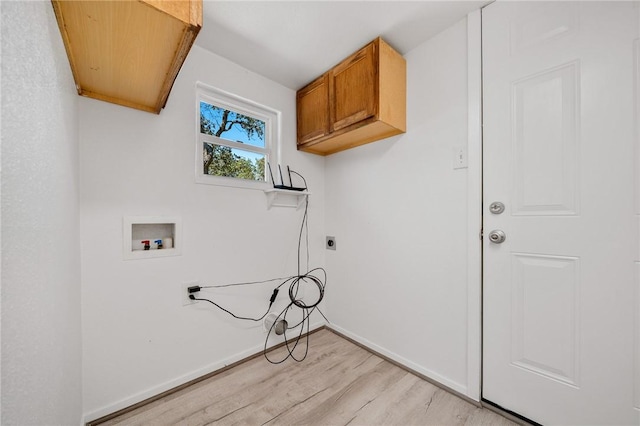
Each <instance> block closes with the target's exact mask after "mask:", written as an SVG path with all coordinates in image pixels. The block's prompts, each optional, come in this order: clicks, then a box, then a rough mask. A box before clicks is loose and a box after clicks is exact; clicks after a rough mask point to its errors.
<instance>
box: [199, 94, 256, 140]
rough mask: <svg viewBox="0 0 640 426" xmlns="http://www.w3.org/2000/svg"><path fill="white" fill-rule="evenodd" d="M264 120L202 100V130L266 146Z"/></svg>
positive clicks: (214, 134)
mask: <svg viewBox="0 0 640 426" xmlns="http://www.w3.org/2000/svg"><path fill="white" fill-rule="evenodd" d="M264 130H265V124H264V121H262V120H258V119H257V118H253V117H249V116H247V115H243V114H239V113H237V112H235V111H230V110H228V109H224V108H220V107H217V106H215V105H211V104H208V103H206V102H200V132H202V133H204V134H207V135H212V136H217V137H219V138H223V139H226V140H229V141H233V142H240V143H246V144H249V145H253V146H257V147H260V148H264V147H265V146H264Z"/></svg>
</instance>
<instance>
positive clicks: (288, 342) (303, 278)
mask: <svg viewBox="0 0 640 426" xmlns="http://www.w3.org/2000/svg"><path fill="white" fill-rule="evenodd" d="M291 173H294V174H296V175H297V176H300V177H301V178H302V180H303V181H304V187H305V189H307V181H306V179H305V178H304V176H302V175H301V174H299V173H298V172H296V171H294V170H291ZM305 231H306V232H305ZM303 235H304V236H305V242H306V260H307V264H306V266H307V271H308V272H307V273H305V274H302V273H301V259H300V258H301V252H302V239H303V238H302V237H303ZM318 272H322V275H323V276H322V277H318V276H317V273H318ZM271 282H280V284H278V285H277V286H276V287H275V288H274V289H273V293H272V294H271V298H270V299H269V307H268V308H267V310H266V312H265V313H264V314H263V315H262V316H261V317H259V318H251V317H243V316H240V315H236V314H234V313H233V312H231V311H230V310H229V309H226V308H223V307H222V306H220V305H219V304H217V303H216V302H214V301H212V300H210V299H206V298H201V297H196V296H195V295H194V294H193V293H196V292H199V291H200V290H201V289H214V288H225V287H237V286H248V285H259V284H267V283H271ZM326 282H327V272H326V271H325V270H324V268H315V269H312V270H309V198H308V197H307V199H306V201H305V207H304V214H303V216H302V223H301V224H300V234H299V236H298V275H295V276H290V277H282V278H272V279H269V280H264V281H251V282H241V283H233V284H222V285H210V286H194V287H189V289H188V291H189V293H190V294H189V299H191V300H196V301H202V302H209V303H211V304H212V305H214V306H215V307H217V308H218V309H220V310H222V311H224V312H226V313H228V314H229V315H231V316H232V317H233V318H236V319H239V320H245V321H254V322H259V321H262V320H263V319H264V318H265V317H266V316H267V314H268V313H269V311H270V309H271V307H272V306H273V303H274V302H275V300H276V297H277V296H278V292H279V290H280V288H281V287H284V286H286V285H287V284H288V285H289V303H288V304H287V306H286V307H285V308H284V309H283V310H282V311H281V312H280V313H279V314H278V316H277V318H276V319H275V320H274V321H273V323H272V324H271V327H270V328H269V330H268V333H267V337H266V339H265V342H264V351H263V355H264V357H265V358H266V360H267V361H269V362H270V363H271V364H281V363H283V362H285V361H286V360H287V359H289V358H292V359H293V360H295V361H297V362H302V361H304V359H305V358H306V357H307V354H308V352H309V334H310V331H311V330H310V326H311V320H310V317H311V314H312V313H313V312H314V311H316V310H317V311H318V312H319V313H320V315H322V317H323V318H324V319H325V320H326V321H327V322H329V320H328V319H327V317H326V316H325V315H324V314H323V313H322V311H321V310H320V308H319V307H318V305H319V304H320V302H322V299H323V298H324V289H325V286H326ZM306 284H312V285H315V287H316V288H317V290H318V297H317V299H314V300H313V302H312V303H309V302H305V301H304V300H303V299H302V298H299V297H298V293H299V291H300V286H301V285H306ZM294 308H298V309H300V310H301V311H302V319H301V320H300V321H299V322H298V323H297V324H295V325H293V326H288V325H286V326H285V328H284V333H283V335H284V343H285V347H286V348H287V355H286V356H285V357H284V358H282V359H280V360H277V361H274V360H272V359H270V358H269V356H268V350H267V345H268V343H269V337H270V336H271V334H272V333H274V332H275V327H276V324H278V323H279V322H282V323H284V324H288V321H287V315H289V314H290V312H291V310H292V309H294ZM305 326H306V339H305V345H304V353H303V354H302V356H300V357H297V356H296V355H295V354H294V351H295V349H296V348H297V347H298V344H299V343H300V341H301V340H302V338H303V334H304V332H305ZM298 327H300V331H299V333H297V336H295V337H292V339H289V338H287V330H293V329H296V328H298Z"/></svg>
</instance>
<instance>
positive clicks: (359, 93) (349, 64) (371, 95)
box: [330, 43, 378, 131]
mask: <svg viewBox="0 0 640 426" xmlns="http://www.w3.org/2000/svg"><path fill="white" fill-rule="evenodd" d="M375 50H376V45H375V43H371V44H369V45H367V46H365V47H364V48H362V49H361V50H359V51H358V52H356V53H354V54H353V55H351V56H350V57H349V58H347V59H345V60H344V61H343V62H341V63H340V64H339V65H337V66H336V67H335V68H334V69H333V70H332V71H331V72H330V74H331V90H330V93H331V95H332V97H331V104H332V108H331V122H332V129H331V130H332V131H336V130H339V129H342V128H344V127H347V126H350V125H351V124H353V123H357V122H359V121H362V120H364V119H366V118H369V117H372V116H374V115H376V112H377V111H376V102H375V100H376V98H377V92H378V85H377V84H376V82H377V78H376V77H377V73H376V69H377V60H376V51H375Z"/></svg>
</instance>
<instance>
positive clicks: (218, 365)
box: [82, 322, 325, 424]
mask: <svg viewBox="0 0 640 426" xmlns="http://www.w3.org/2000/svg"><path fill="white" fill-rule="evenodd" d="M324 326H325V323H324V322H318V323H314V324H312V325H311V326H310V330H311V331H312V332H313V331H315V330H317V329H318V328H321V327H324ZM278 344H279V342H274V344H272V345H271V346H269V348H271V347H273V346H276V345H278ZM263 350H264V344H260V345H258V346H253V347H251V348H249V349H247V350H244V351H242V352H239V353H237V354H234V355H232V356H230V357H228V358H225V359H223V360H220V361H217V362H214V363H212V364H209V365H206V366H204V367H201V368H199V369H197V370H194V371H192V372H190V373H187V374H184V375H182V376H179V377H176V378H175V379H172V380H168V381H166V382H164V383H160V384H159V385H157V386H153V387H151V388H149V389H147V390H144V391H141V392H138V393H136V394H134V395H130V396H128V397H126V398H123V399H121V400H119V401H116V402H114V403H112V404H109V405H106V406H104V407H102V408H100V409H98V410H94V411H92V412H89V413H85V414H84V415H83V421H82V424H86V423H87V422H91V421H94V420H96V419H99V418H101V417H104V416H106V415H109V414H112V413H115V412H116V411H119V410H123V409H125V408H127V407H130V406H132V405H134V404H137V403H139V402H141V401H144V400H146V399H149V398H152V397H154V396H156V395H159V394H161V393H163V392H166V391H168V390H171V389H173V388H175V387H177V386H180V385H183V384H185V383H187V382H190V381H191V380H195V379H197V378H199V377H202V376H205V375H207V374H211V373H214V372H216V371H218V370H221V369H223V368H225V367H227V366H228V365H231V364H233V363H235V362H238V361H241V360H243V359H247V358H250V357H253V356H255V355H257V354H261V353H262V351H263Z"/></svg>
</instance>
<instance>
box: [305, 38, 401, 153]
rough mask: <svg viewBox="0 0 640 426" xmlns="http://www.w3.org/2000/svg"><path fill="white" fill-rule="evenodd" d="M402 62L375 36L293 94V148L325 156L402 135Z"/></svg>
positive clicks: (396, 54)
mask: <svg viewBox="0 0 640 426" xmlns="http://www.w3.org/2000/svg"><path fill="white" fill-rule="evenodd" d="M406 82H407V77H406V62H405V60H404V58H403V57H402V56H401V55H400V54H399V53H398V52H396V51H395V50H393V48H391V46H389V45H388V44H387V43H385V42H384V40H382V39H381V38H377V39H376V40H374V41H372V42H371V43H369V44H368V45H366V46H365V47H363V48H362V49H360V50H359V51H357V52H356V53H354V54H353V55H351V56H349V57H348V58H347V59H345V60H344V61H342V62H341V63H339V64H338V65H336V66H335V67H334V68H332V69H331V70H329V71H328V72H326V73H325V74H324V75H322V76H321V77H320V78H318V79H316V80H314V81H313V82H311V83H310V84H308V85H307V86H305V87H303V88H302V89H300V90H299V91H298V93H297V115H298V117H297V124H298V149H299V150H302V151H306V152H312V153H314V154H320V155H328V154H333V153H334V152H338V151H342V150H345V149H349V148H353V147H355V146H358V145H362V144H365V143H369V142H373V141H377V140H380V139H384V138H387V137H389V136H393V135H397V134H400V133H404V132H405V131H406V105H407V83H406Z"/></svg>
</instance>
